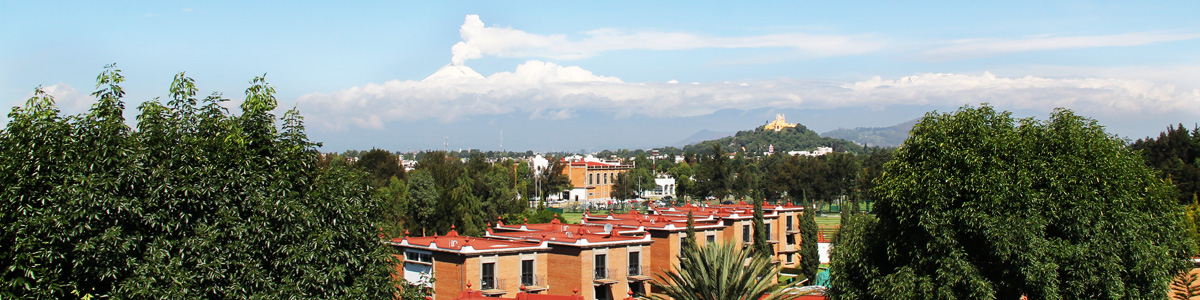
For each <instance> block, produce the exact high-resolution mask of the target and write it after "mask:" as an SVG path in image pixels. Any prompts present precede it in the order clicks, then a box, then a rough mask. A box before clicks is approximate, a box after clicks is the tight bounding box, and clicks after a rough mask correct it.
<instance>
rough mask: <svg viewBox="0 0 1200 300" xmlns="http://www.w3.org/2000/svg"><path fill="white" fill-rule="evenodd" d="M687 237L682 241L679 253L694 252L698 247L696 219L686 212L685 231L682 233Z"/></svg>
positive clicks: (689, 212) (690, 212) (689, 211)
mask: <svg viewBox="0 0 1200 300" xmlns="http://www.w3.org/2000/svg"><path fill="white" fill-rule="evenodd" d="M684 233H685V234H687V237H686V238H684V239H683V247H680V250H679V251H680V252H684V251H695V250H696V248H697V247H700V246H699V244H698V243H697V242H696V218H695V217H694V216H693V215H692V211H691V210H688V214H687V230H686V231H684Z"/></svg>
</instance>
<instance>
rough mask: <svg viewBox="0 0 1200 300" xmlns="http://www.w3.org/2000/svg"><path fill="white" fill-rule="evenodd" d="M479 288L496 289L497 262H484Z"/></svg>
mask: <svg viewBox="0 0 1200 300" xmlns="http://www.w3.org/2000/svg"><path fill="white" fill-rule="evenodd" d="M480 273H481V274H480V276H479V289H481V290H494V289H496V263H484V264H483V269H482V271H480Z"/></svg>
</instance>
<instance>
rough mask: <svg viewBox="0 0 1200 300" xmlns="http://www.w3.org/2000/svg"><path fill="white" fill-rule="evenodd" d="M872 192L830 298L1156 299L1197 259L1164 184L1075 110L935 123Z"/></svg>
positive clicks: (986, 110) (981, 114) (837, 267)
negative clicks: (1043, 116) (1044, 116)
mask: <svg viewBox="0 0 1200 300" xmlns="http://www.w3.org/2000/svg"><path fill="white" fill-rule="evenodd" d="M1097 162H1103V163H1097ZM876 189H877V193H878V194H879V196H880V197H881V198H880V199H879V202H878V203H877V204H876V207H875V211H876V214H877V217H878V219H871V218H865V217H864V218H856V219H861V220H863V221H861V222H860V221H858V220H855V221H853V222H850V223H849V224H847V227H848V228H844V229H843V230H844V231H846V232H844V233H843V235H844V236H842V237H841V239H840V241H839V244H838V245H837V247H836V248H835V251H834V257H833V261H835V262H836V263H835V264H834V265H833V266H832V269H831V273H832V275H833V277H832V280H833V283H832V286H833V289H832V290H831V292H832V293H833V297H834V298H835V299H872V298H883V297H887V298H890V299H891V298H894V299H918V298H919V299H924V298H930V297H932V298H940V299H964V298H965V299H1017V298H1019V297H1021V296H1022V295H1024V296H1028V297H1029V298H1030V299H1082V298H1103V299H1125V298H1145V299H1162V298H1164V297H1165V296H1166V295H1165V292H1166V287H1167V284H1168V283H1169V282H1170V280H1171V278H1172V277H1174V276H1175V275H1176V274H1178V273H1179V272H1180V271H1181V270H1183V268H1185V267H1186V266H1187V265H1188V262H1187V258H1188V257H1190V254H1191V253H1193V251H1194V249H1193V247H1192V241H1191V236H1189V235H1188V234H1186V225H1185V222H1184V220H1183V210H1182V208H1181V207H1180V206H1179V205H1178V204H1177V203H1175V201H1174V199H1172V196H1171V190H1170V187H1169V186H1168V185H1167V184H1166V183H1164V182H1163V181H1162V180H1160V179H1158V178H1156V177H1155V176H1154V174H1153V172H1152V171H1151V170H1150V169H1149V168H1147V167H1146V166H1144V165H1143V163H1142V161H1141V159H1140V158H1139V157H1138V156H1136V154H1135V153H1133V152H1131V151H1129V150H1128V149H1126V148H1125V146H1124V142H1123V141H1121V140H1120V139H1118V138H1116V137H1114V136H1112V135H1109V134H1107V133H1105V132H1104V130H1103V127H1101V126H1099V125H1097V124H1096V121H1094V120H1090V119H1086V118H1083V117H1079V116H1076V115H1075V114H1073V113H1072V112H1071V111H1069V110H1062V109H1059V110H1056V111H1055V112H1054V113H1053V114H1052V115H1051V117H1050V119H1049V120H1047V121H1036V120H1033V119H1021V120H1014V119H1013V118H1012V117H1011V116H1010V114H1009V113H1007V112H1003V113H1001V112H996V111H994V110H993V109H992V108H991V107H988V106H983V107H980V108H971V107H964V108H962V109H960V110H959V111H957V112H955V113H951V114H936V113H930V114H927V115H926V116H925V117H924V118H923V119H922V120H921V122H920V123H918V124H917V125H916V126H915V127H914V128H913V131H912V135H911V137H910V138H909V139H908V141H906V142H905V144H904V146H903V147H901V148H900V149H898V150H896V153H895V158H894V159H893V160H892V161H891V162H890V163H888V164H887V165H886V167H885V171H884V174H883V175H882V177H880V178H879V186H878V187H877V188H876Z"/></svg>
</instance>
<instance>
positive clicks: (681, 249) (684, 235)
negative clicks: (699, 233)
mask: <svg viewBox="0 0 1200 300" xmlns="http://www.w3.org/2000/svg"><path fill="white" fill-rule="evenodd" d="M685 239H687V233H686V232H681V233H679V251H683V245H684V243H683V242H684V240H685Z"/></svg>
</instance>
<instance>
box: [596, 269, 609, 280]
mask: <svg viewBox="0 0 1200 300" xmlns="http://www.w3.org/2000/svg"><path fill="white" fill-rule="evenodd" d="M612 275H613V269H611V268H596V269H595V270H594V271H593V272H592V279H595V280H600V279H609V278H611V276H612Z"/></svg>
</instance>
